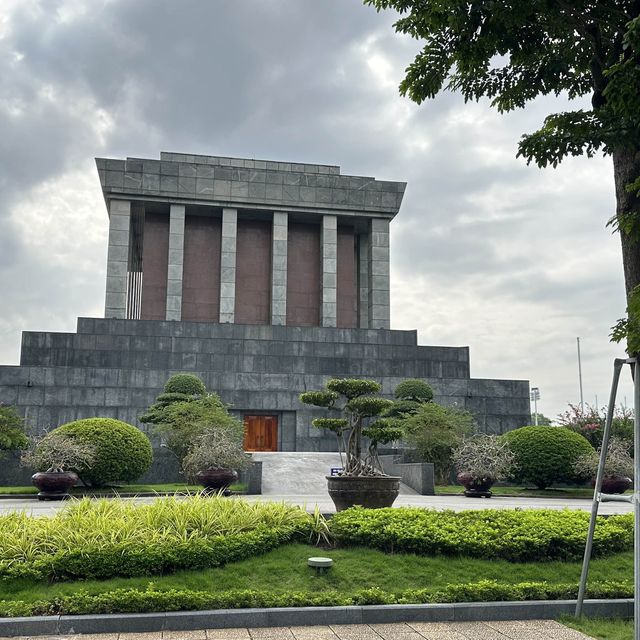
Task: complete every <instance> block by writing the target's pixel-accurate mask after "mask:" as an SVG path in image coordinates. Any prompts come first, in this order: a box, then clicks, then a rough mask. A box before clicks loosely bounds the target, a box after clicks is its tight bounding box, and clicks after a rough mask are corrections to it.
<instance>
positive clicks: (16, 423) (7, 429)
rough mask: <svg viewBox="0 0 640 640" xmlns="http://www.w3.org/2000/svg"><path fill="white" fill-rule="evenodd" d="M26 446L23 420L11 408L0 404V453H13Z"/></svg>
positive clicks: (27, 441) (26, 439)
mask: <svg viewBox="0 0 640 640" xmlns="http://www.w3.org/2000/svg"><path fill="white" fill-rule="evenodd" d="M28 446H29V438H27V436H26V435H25V433H24V420H23V419H22V418H21V417H20V416H19V415H18V413H17V411H16V410H15V409H14V408H13V407H10V406H9V405H7V404H2V403H1V402H0V451H15V450H16V449H26V448H27V447H28Z"/></svg>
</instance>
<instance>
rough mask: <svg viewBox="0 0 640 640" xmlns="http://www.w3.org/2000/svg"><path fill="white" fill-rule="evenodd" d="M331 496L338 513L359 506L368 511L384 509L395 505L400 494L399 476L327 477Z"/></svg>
mask: <svg viewBox="0 0 640 640" xmlns="http://www.w3.org/2000/svg"><path fill="white" fill-rule="evenodd" d="M326 478H327V485H328V489H329V496H330V497H331V499H332V500H333V504H334V505H335V506H336V511H343V510H344V509H348V508H349V507H353V506H355V505H357V504H359V505H361V506H363V507H365V508H367V509H382V508H384V507H390V506H392V505H393V503H394V501H395V499H396V498H397V497H398V493H400V477H397V476H362V477H360V476H326Z"/></svg>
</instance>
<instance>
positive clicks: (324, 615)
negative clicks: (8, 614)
mask: <svg viewBox="0 0 640 640" xmlns="http://www.w3.org/2000/svg"><path fill="white" fill-rule="evenodd" d="M575 607H576V601H575V600H533V601H530V602H471V603H455V604H408V605H404V604H392V605H378V606H361V607H357V606H354V607H282V608H274V609H220V610H216V611H178V612H167V613H126V614H109V615H85V616H34V617H29V618H0V637H11V636H41V635H48V636H55V635H70V634H76V633H83V634H96V633H125V632H154V631H155V632H158V631H191V630H196V629H228V628H234V627H241V628H242V627H293V626H308V625H309V620H313V623H312V624H313V625H334V624H380V623H393V622H463V621H464V622H471V621H489V620H532V619H555V618H557V617H558V616H560V615H562V614H569V615H573V613H574V611H575ZM584 613H585V616H587V617H599V618H603V617H608V618H632V617H633V600H632V599H616V600H585V602H584Z"/></svg>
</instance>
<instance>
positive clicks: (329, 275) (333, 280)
mask: <svg viewBox="0 0 640 640" xmlns="http://www.w3.org/2000/svg"><path fill="white" fill-rule="evenodd" d="M321 243H322V247H321V256H322V306H321V311H320V313H321V318H320V324H321V325H322V326H323V327H335V326H336V315H337V283H338V280H337V271H338V268H337V267H338V217H337V216H334V215H324V216H322V236H321Z"/></svg>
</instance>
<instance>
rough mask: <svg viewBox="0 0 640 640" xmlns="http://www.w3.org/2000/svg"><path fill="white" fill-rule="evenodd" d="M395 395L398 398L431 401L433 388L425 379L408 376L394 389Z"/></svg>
mask: <svg viewBox="0 0 640 640" xmlns="http://www.w3.org/2000/svg"><path fill="white" fill-rule="evenodd" d="M393 395H394V396H395V397H396V398H397V399H398V400H413V401H414V402H431V400H433V389H432V388H431V385H429V384H427V383H426V382H425V381H424V380H418V379H416V378H408V379H407V380H403V381H402V382H401V383H400V384H399V385H398V386H397V387H396V388H395V390H394V392H393Z"/></svg>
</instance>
